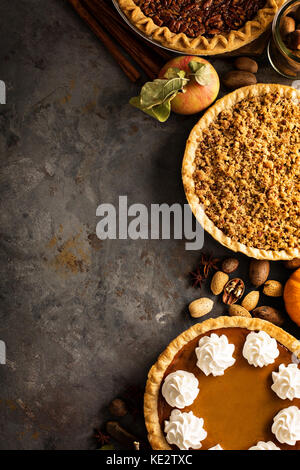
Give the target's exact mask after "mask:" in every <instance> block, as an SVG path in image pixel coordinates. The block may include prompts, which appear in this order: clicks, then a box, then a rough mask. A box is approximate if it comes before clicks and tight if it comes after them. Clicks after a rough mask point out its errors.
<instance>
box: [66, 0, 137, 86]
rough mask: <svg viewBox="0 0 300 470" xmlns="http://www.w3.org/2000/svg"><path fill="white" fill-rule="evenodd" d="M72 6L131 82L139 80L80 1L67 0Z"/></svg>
mask: <svg viewBox="0 0 300 470" xmlns="http://www.w3.org/2000/svg"><path fill="white" fill-rule="evenodd" d="M68 1H69V3H70V4H71V5H72V6H73V8H74V9H75V10H76V12H77V13H78V14H79V16H80V17H81V18H82V19H83V20H84V21H85V22H86V23H87V24H88V26H89V27H90V29H91V30H92V31H93V32H94V33H95V35H96V36H97V37H98V38H99V39H100V41H101V42H102V43H103V45H104V46H105V47H106V48H107V50H108V51H109V52H110V54H111V55H112V56H113V57H114V59H115V60H116V61H117V63H118V64H119V66H120V67H121V69H122V70H123V72H124V73H125V74H126V75H127V77H128V78H129V79H130V80H131V81H132V82H136V81H137V80H138V79H139V78H140V76H141V75H140V73H139V72H138V71H137V70H136V68H135V67H134V66H133V65H132V64H131V63H130V62H129V60H128V59H126V57H125V56H124V55H123V54H122V53H121V51H120V50H119V49H118V47H117V46H116V44H115V43H114V42H113V41H112V40H111V38H110V37H109V36H108V34H107V33H106V32H105V31H104V30H103V29H102V28H101V26H100V25H99V24H98V22H97V21H96V20H95V19H94V18H93V16H92V15H91V14H90V13H89V11H88V10H87V9H86V8H85V7H84V6H83V5H82V3H81V2H80V0H68Z"/></svg>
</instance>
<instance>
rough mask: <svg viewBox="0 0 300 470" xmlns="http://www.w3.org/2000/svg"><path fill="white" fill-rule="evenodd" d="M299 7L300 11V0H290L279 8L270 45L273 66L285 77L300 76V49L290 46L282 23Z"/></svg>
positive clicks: (269, 55) (270, 59)
mask: <svg viewBox="0 0 300 470" xmlns="http://www.w3.org/2000/svg"><path fill="white" fill-rule="evenodd" d="M298 8H299V11H300V0H290V1H289V2H287V3H285V4H284V5H283V6H282V7H281V8H280V9H279V10H278V12H277V14H276V16H275V18H274V20H273V24H272V38H271V39H270V42H269V45H268V57H269V61H270V63H271V65H272V67H273V68H274V69H275V70H276V72H278V73H280V74H281V75H283V76H284V77H286V78H293V79H295V78H299V77H300V50H291V49H290V48H289V47H288V45H287V44H288V36H285V37H284V36H283V34H282V30H281V25H282V20H283V18H285V17H286V16H293V14H295V12H296V11H297V9H298ZM299 23H300V21H299ZM299 23H297V24H296V27H297V25H299Z"/></svg>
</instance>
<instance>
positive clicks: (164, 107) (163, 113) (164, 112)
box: [151, 96, 174, 122]
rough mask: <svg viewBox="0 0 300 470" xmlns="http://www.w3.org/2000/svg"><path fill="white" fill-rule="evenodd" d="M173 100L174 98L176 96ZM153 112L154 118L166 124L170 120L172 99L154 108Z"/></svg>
mask: <svg viewBox="0 0 300 470" xmlns="http://www.w3.org/2000/svg"><path fill="white" fill-rule="evenodd" d="M172 98H174V96H173V97H172ZM151 111H152V112H153V115H154V117H155V118H156V119H157V120H158V121H159V122H166V120H167V119H169V117H170V114H171V99H168V100H166V101H164V102H163V103H161V104H158V105H157V106H154V107H153V108H152V109H151Z"/></svg>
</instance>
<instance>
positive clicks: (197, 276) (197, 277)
mask: <svg viewBox="0 0 300 470" xmlns="http://www.w3.org/2000/svg"><path fill="white" fill-rule="evenodd" d="M190 276H191V279H192V283H193V287H200V289H201V287H202V283H203V282H204V281H205V276H204V275H203V274H202V273H201V271H200V268H199V267H198V268H197V269H196V271H194V272H191V273H190Z"/></svg>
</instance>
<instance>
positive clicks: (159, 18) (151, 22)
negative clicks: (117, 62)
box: [118, 0, 284, 55]
mask: <svg viewBox="0 0 300 470" xmlns="http://www.w3.org/2000/svg"><path fill="white" fill-rule="evenodd" d="M118 3H119V6H120V8H121V9H122V11H123V12H124V13H125V15H126V16H127V18H128V19H129V20H130V22H131V23H132V24H133V25H134V26H136V27H137V28H138V29H139V30H140V31H141V32H142V33H143V34H145V35H146V36H149V38H151V39H153V40H154V41H157V42H158V43H160V44H161V45H162V46H164V47H169V48H171V49H174V50H177V51H180V52H183V53H188V54H199V55H214V54H221V53H224V52H230V51H233V50H235V49H238V48H240V47H242V46H244V45H246V44H248V43H249V42H252V41H254V40H255V39H257V38H258V37H259V36H260V35H261V34H262V33H263V32H264V31H266V29H267V28H268V26H269V25H270V24H271V22H272V20H273V18H274V15H275V13H276V11H277V10H278V8H279V7H280V6H281V5H282V4H283V3H284V0H255V1H254V0H220V1H219V2H218V5H217V6H215V2H212V1H211V0H199V1H196V0H181V1H177V0H176V1H174V0H118Z"/></svg>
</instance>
